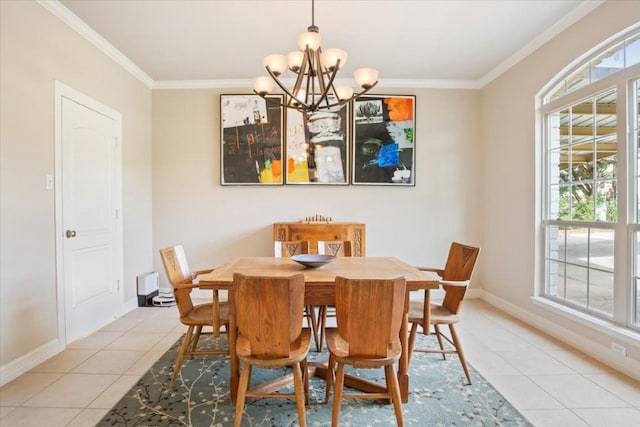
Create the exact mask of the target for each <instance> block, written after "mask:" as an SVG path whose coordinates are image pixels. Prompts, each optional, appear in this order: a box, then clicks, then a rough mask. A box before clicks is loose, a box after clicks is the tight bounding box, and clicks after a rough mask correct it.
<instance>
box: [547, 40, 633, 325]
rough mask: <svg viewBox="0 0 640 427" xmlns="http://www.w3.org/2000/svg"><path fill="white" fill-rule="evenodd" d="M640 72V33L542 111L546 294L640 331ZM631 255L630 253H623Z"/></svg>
mask: <svg viewBox="0 0 640 427" xmlns="http://www.w3.org/2000/svg"><path fill="white" fill-rule="evenodd" d="M638 64H640V33H636V34H633V35H631V36H626V37H625V38H622V39H619V40H617V41H616V42H614V43H612V44H610V45H609V46H606V47H605V48H604V49H600V50H599V51H598V52H595V53H594V55H593V56H592V57H591V58H589V59H588V60H586V61H582V62H581V63H579V64H577V66H576V67H574V68H573V69H572V71H571V72H570V73H569V74H567V75H565V76H563V77H562V78H560V79H559V80H557V83H556V84H554V85H551V87H552V89H551V90H549V91H548V92H547V94H546V95H545V96H544V97H543V106H542V114H543V126H544V133H543V135H544V157H543V158H544V167H545V173H544V187H543V188H544V189H545V191H544V201H545V209H544V212H543V225H544V228H545V233H544V239H545V263H544V269H545V274H544V280H545V283H544V290H543V291H542V294H543V295H544V296H545V297H546V298H549V299H552V300H554V301H556V302H558V303H560V304H562V305H565V306H567V307H571V308H573V309H576V310H580V311H583V312H585V313H588V314H589V315H592V316H594V317H598V318H602V319H606V320H610V321H612V322H614V323H616V324H618V325H620V326H623V327H630V328H636V329H640V197H639V195H640V150H639V147H640V119H639V117H638V110H639V108H638V107H639V105H640V65H638ZM627 99H631V100H632V102H629V103H627ZM627 128H629V129H630V131H629V132H627V131H626V129H627ZM626 159H634V161H632V162H627V161H626ZM629 237H631V238H629ZM623 242H624V244H623ZM627 242H628V244H627ZM623 247H624V248H626V253H620V252H621V248H623ZM627 254H633V256H629V257H627ZM627 258H629V259H631V260H632V261H631V262H627V261H626V259H627Z"/></svg>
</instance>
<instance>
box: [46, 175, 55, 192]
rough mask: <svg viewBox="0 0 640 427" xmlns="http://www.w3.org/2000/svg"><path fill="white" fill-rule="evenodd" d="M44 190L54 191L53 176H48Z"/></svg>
mask: <svg viewBox="0 0 640 427" xmlns="http://www.w3.org/2000/svg"><path fill="white" fill-rule="evenodd" d="M44 188H45V189H47V190H53V175H47V177H46V182H45V185H44Z"/></svg>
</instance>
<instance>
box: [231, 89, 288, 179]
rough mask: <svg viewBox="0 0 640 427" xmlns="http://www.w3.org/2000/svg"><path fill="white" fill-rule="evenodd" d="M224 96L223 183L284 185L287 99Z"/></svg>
mask: <svg viewBox="0 0 640 427" xmlns="http://www.w3.org/2000/svg"><path fill="white" fill-rule="evenodd" d="M268 98H270V99H273V100H274V103H271V102H268V101H267V100H265V99H263V98H261V97H260V96H258V95H220V130H221V136H220V147H221V153H220V163H221V167H220V172H221V177H220V183H221V184H222V185H282V184H283V183H284V178H283V173H282V172H283V168H282V155H283V146H284V138H283V129H284V123H283V119H284V117H283V107H282V106H281V105H278V104H277V103H279V104H282V101H283V99H284V97H283V95H273V96H269V97H268Z"/></svg>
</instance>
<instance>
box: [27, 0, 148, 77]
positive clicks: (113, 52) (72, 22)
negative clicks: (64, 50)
mask: <svg viewBox="0 0 640 427" xmlns="http://www.w3.org/2000/svg"><path fill="white" fill-rule="evenodd" d="M37 2H38V3H39V4H40V5H41V6H42V7H44V8H45V9H47V10H48V11H49V12H51V13H52V14H53V15H54V16H56V17H57V18H59V19H60V20H61V21H62V22H64V23H65V24H67V25H68V26H69V27H71V28H72V29H73V30H75V31H76V32H77V33H78V34H80V35H81V36H82V37H84V38H85V39H87V40H88V41H89V42H90V43H91V44H93V45H94V46H95V47H97V48H98V50H100V51H102V52H103V53H104V54H105V55H107V56H108V57H109V58H111V59H112V60H113V61H115V62H116V63H117V64H118V65H120V66H121V67H122V68H124V69H125V70H126V71H128V72H129V73H131V75H133V76H134V77H135V78H137V79H138V80H140V81H141V82H142V83H143V84H144V85H145V86H147V87H148V88H149V89H151V88H152V87H153V79H152V78H151V77H150V76H149V75H148V74H147V73H145V72H144V71H143V70H142V68H140V67H138V66H137V65H136V64H135V63H134V62H133V61H131V60H130V59H129V58H127V57H126V56H125V55H124V54H123V53H122V52H120V51H119V50H118V49H116V48H115V47H114V46H113V45H112V44H111V43H109V42H108V41H107V40H106V39H105V38H104V37H102V36H101V35H100V34H98V33H97V32H96V31H95V30H94V29H93V28H91V27H90V26H88V25H87V24H86V23H85V22H84V21H83V20H81V19H80V18H78V17H77V16H76V15H75V14H73V13H72V12H71V11H70V10H69V9H67V8H66V7H65V6H64V5H63V4H62V3H60V2H59V1H58V0H37Z"/></svg>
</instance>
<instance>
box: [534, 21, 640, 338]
mask: <svg viewBox="0 0 640 427" xmlns="http://www.w3.org/2000/svg"><path fill="white" fill-rule="evenodd" d="M636 32H637V26H636V28H634V29H631V30H629V31H627V32H625V34H623V35H622V36H620V37H616V38H612V39H610V41H608V42H607V43H606V44H602V45H601V46H600V47H598V48H596V49H594V50H592V51H591V52H590V53H589V54H587V55H584V56H582V57H581V58H580V59H579V60H577V61H576V62H574V64H573V65H572V66H571V67H568V68H567V69H565V70H569V71H568V72H563V73H562V74H560V75H558V76H557V78H555V79H554V80H553V81H552V82H550V83H549V84H548V85H547V86H546V88H545V89H544V90H543V92H541V96H539V97H538V98H537V100H536V104H537V105H538V106H539V108H538V114H539V115H538V119H537V120H538V123H539V126H540V128H539V129H540V133H539V135H540V137H541V140H542V144H541V148H542V154H541V157H540V159H541V164H540V166H541V168H540V169H539V170H541V172H542V174H541V178H542V183H541V189H542V191H541V192H540V193H539V194H540V195H541V203H540V207H541V211H540V213H541V228H542V229H541V232H540V233H539V236H540V239H541V246H540V248H541V250H540V252H539V254H540V256H541V261H540V262H538V263H537V265H538V266H539V268H540V274H539V275H538V277H539V279H540V280H538V281H537V284H538V285H537V286H536V289H535V295H534V297H535V298H534V301H535V302H536V303H539V304H541V305H543V306H546V307H549V308H552V309H553V310H554V311H556V312H559V313H561V314H563V315H565V316H568V317H571V318H572V319H574V320H578V321H580V322H581V323H585V324H589V325H590V326H592V327H596V329H604V330H606V332H608V333H611V332H615V333H617V335H619V336H620V337H621V338H623V339H630V340H632V341H636V342H637V339H638V332H640V324H639V322H640V319H635V321H636V323H635V325H634V324H633V321H634V318H633V317H634V312H633V310H632V309H633V308H634V300H633V297H634V290H633V289H634V288H633V286H634V284H633V283H632V282H633V277H634V273H635V275H636V276H640V266H634V263H635V260H634V258H635V252H634V250H635V238H634V236H635V234H634V233H635V232H638V233H640V218H636V216H635V213H636V209H637V206H638V200H637V194H638V189H637V188H636V187H637V186H636V182H635V178H634V177H635V175H636V174H637V171H636V170H635V169H636V164H637V161H636V158H637V156H638V153H637V150H638V147H637V141H636V135H634V126H632V125H631V123H629V120H630V119H631V116H630V113H631V112H635V111H636V109H637V99H636V97H637V92H636V93H635V94H634V93H633V82H634V81H635V80H636V79H640V64H636V65H633V66H630V67H628V68H625V69H623V70H621V71H618V72H616V73H615V74H611V75H609V76H607V77H604V78H601V79H600V80H597V81H595V82H593V83H590V84H587V85H585V86H583V87H580V88H579V89H576V90H574V91H572V92H569V93H565V94H564V95H562V96H561V97H558V98H556V99H553V100H551V101H548V102H546V103H545V102H544V101H545V97H546V96H547V95H548V94H549V93H550V92H551V90H552V89H553V88H556V87H557V86H558V84H560V82H561V81H563V80H564V79H566V78H567V77H568V76H571V75H572V73H573V72H574V71H575V70H578V69H580V68H581V67H582V66H584V64H585V63H586V62H588V61H589V60H590V59H593V58H596V57H597V56H598V55H600V54H601V53H602V52H604V51H606V50H607V49H609V48H611V47H612V46H614V45H615V44H617V43H620V42H621V41H623V40H625V39H627V38H629V37H631V36H633V34H634V33H636ZM612 88H615V91H616V107H617V109H616V127H617V131H616V137H617V145H618V152H617V163H616V165H617V183H616V186H617V212H618V218H617V222H616V223H611V222H600V221H594V222H591V221H589V222H584V221H570V220H566V221H565V220H551V219H550V218H549V206H548V201H549V194H548V191H549V182H548V179H549V172H550V171H549V167H550V164H549V158H548V156H547V151H548V150H547V144H548V141H547V139H548V137H549V133H548V129H547V116H548V114H551V113H554V112H557V111H561V110H563V109H565V108H568V107H570V106H572V105H575V104H578V103H580V102H581V101H584V100H587V99H592V98H594V97H597V95H598V94H601V93H604V92H606V91H607V90H611V89H612ZM549 225H565V226H587V227H594V228H612V229H613V230H614V234H615V246H614V291H613V295H614V307H613V317H612V318H611V319H608V318H603V317H602V316H598V315H597V314H596V313H594V312H592V311H588V310H586V309H584V310H583V309H579V308H576V307H573V306H571V304H567V303H564V302H562V301H560V300H558V299H554V298H551V297H549V296H547V295H546V283H547V273H548V272H547V262H546V255H547V226H549ZM634 270H635V271H634Z"/></svg>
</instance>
